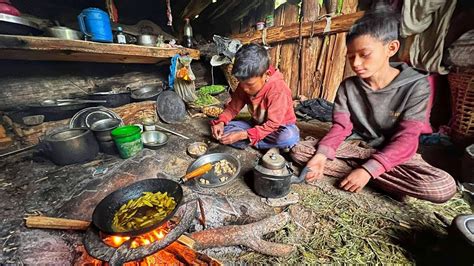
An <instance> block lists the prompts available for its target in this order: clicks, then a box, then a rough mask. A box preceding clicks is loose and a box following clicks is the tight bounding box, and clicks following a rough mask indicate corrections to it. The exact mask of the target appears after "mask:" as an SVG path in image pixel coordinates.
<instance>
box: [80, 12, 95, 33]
mask: <svg viewBox="0 0 474 266" xmlns="http://www.w3.org/2000/svg"><path fill="white" fill-rule="evenodd" d="M85 17H86V15H84V14H83V13H81V14H79V15H78V16H77V20H78V21H79V28H81V31H82V33H84V35H85V36H87V37H91V36H92V35H91V34H89V33H87V30H86V22H85V21H84V18H85Z"/></svg>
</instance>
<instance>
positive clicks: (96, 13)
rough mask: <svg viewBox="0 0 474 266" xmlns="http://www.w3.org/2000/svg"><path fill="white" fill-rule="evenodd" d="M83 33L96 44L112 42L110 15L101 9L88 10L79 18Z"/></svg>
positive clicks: (83, 11)
mask: <svg viewBox="0 0 474 266" xmlns="http://www.w3.org/2000/svg"><path fill="white" fill-rule="evenodd" d="M77 19H78V21H79V26H80V27H81V31H82V33H84V35H85V36H86V37H87V39H88V40H91V41H94V42H112V41H113V36H112V28H111V26H110V19H109V15H108V14H107V13H106V12H104V11H103V10H101V9H99V8H94V7H91V8H86V9H84V10H82V12H81V14H79V16H77Z"/></svg>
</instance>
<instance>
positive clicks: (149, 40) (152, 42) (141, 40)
mask: <svg viewBox="0 0 474 266" xmlns="http://www.w3.org/2000/svg"><path fill="white" fill-rule="evenodd" d="M157 39H158V37H157V36H155V35H148V34H142V35H138V38H137V44H138V45H144V46H156V41H157Z"/></svg>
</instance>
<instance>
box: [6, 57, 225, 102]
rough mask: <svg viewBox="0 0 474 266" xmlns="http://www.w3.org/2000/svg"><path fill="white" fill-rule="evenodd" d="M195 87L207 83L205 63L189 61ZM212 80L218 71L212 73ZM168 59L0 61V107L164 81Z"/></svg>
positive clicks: (166, 78)
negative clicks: (145, 61)
mask: <svg viewBox="0 0 474 266" xmlns="http://www.w3.org/2000/svg"><path fill="white" fill-rule="evenodd" d="M191 67H192V69H193V72H194V74H195V75H196V81H195V83H196V87H201V86H205V85H209V84H211V73H210V69H209V66H208V65H207V64H206V63H205V62H202V61H193V63H192V64H191ZM215 74H216V76H217V78H218V79H217V81H216V82H222V78H221V76H222V74H221V73H215ZM168 75H169V62H168V61H164V62H163V63H160V64H158V65H148V64H147V65H141V64H106V63H82V62H42V61H31V62H29V61H8V60H0V110H12V109H18V108H25V107H27V106H28V105H29V104H35V103H38V102H40V101H41V100H46V99H60V98H71V97H83V96H86V93H90V92H96V91H110V90H114V91H126V90H127V87H128V88H130V89H132V90H134V89H138V88H141V87H143V86H145V85H157V86H162V85H163V84H164V83H167V80H168Z"/></svg>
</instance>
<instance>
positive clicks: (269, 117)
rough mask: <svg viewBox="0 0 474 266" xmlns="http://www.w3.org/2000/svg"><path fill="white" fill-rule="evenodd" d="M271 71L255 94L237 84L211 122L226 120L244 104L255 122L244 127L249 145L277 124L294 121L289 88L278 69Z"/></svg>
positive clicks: (277, 126)
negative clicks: (246, 127)
mask: <svg viewBox="0 0 474 266" xmlns="http://www.w3.org/2000/svg"><path fill="white" fill-rule="evenodd" d="M271 72H273V73H272V75H271V76H270V77H269V79H268V81H267V82H266V83H265V85H264V86H263V88H262V89H261V90H260V91H259V92H258V93H257V94H256V95H255V96H250V95H248V94H246V93H245V92H244V90H243V89H242V88H241V87H240V86H238V87H237V89H236V90H235V92H234V94H233V95H232V99H231V101H230V103H229V104H228V105H227V107H226V108H225V110H224V112H223V113H222V114H221V115H219V117H218V118H217V119H216V120H213V121H211V124H213V125H215V124H217V123H219V122H224V124H227V123H229V121H231V120H232V119H233V118H234V117H235V116H236V115H237V114H238V113H239V112H240V110H242V108H243V107H244V106H245V105H247V106H248V110H249V112H250V114H251V116H252V119H253V122H254V123H255V125H256V126H254V127H252V128H250V129H248V130H247V133H248V137H249V139H250V144H251V145H255V144H256V143H257V142H259V141H260V140H262V139H264V138H265V137H266V136H267V135H269V134H270V133H272V132H274V131H276V130H278V128H279V127H280V126H283V125H290V124H295V123H296V116H295V112H294V110H293V100H292V97H291V91H290V89H289V88H288V86H287V85H286V83H285V81H284V80H283V75H282V74H281V72H279V71H277V70H275V71H271Z"/></svg>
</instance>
